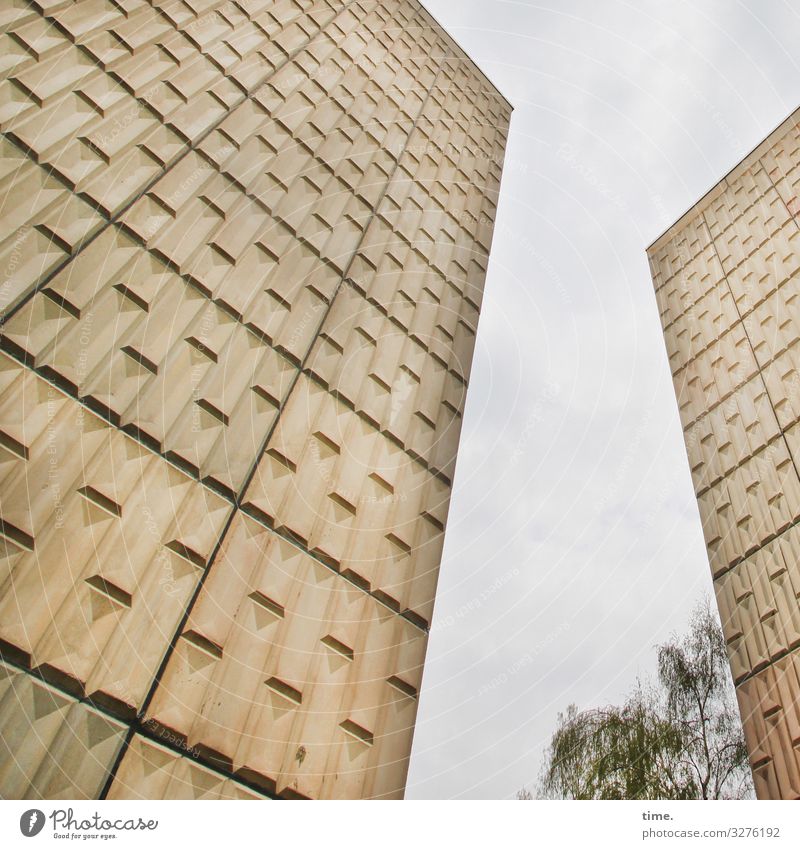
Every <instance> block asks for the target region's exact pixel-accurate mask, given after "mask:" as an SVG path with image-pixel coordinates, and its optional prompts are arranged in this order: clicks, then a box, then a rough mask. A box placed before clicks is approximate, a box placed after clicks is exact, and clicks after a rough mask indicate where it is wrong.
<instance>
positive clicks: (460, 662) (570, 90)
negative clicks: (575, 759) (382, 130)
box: [406, 0, 800, 799]
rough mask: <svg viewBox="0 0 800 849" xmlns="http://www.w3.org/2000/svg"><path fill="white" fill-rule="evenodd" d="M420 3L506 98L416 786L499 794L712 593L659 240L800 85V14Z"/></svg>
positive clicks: (639, 670)
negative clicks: (657, 281) (664, 310)
mask: <svg viewBox="0 0 800 849" xmlns="http://www.w3.org/2000/svg"><path fill="white" fill-rule="evenodd" d="M425 5H426V7H427V8H428V9H429V11H430V12H432V13H433V14H434V15H435V16H436V17H437V18H438V20H439V21H440V22H441V23H442V24H443V25H444V26H445V27H446V28H447V29H448V31H449V32H450V33H451V35H453V37H454V38H456V39H457V40H458V41H459V43H460V44H461V45H462V46H463V47H464V49H465V50H466V51H467V52H468V53H469V54H470V55H471V56H472V57H473V59H475V61H476V62H477V63H478V64H479V65H480V66H481V68H482V69H483V70H484V71H485V72H486V73H487V75H488V76H489V77H490V78H491V79H492V80H493V81H494V83H495V84H496V85H497V86H498V87H499V88H500V90H501V91H502V92H503V93H504V94H505V95H506V96H507V97H508V98H509V100H510V101H511V102H512V104H513V105H514V107H515V111H514V115H513V118H512V124H511V133H510V136H509V144H508V149H507V154H506V163H505V171H504V176H503V187H502V193H501V201H500V207H499V211H498V218H497V225H496V229H495V236H494V245H493V248H492V255H491V263H490V267H489V275H488V279H487V281H486V295H485V299H484V304H483V311H482V314H481V319H480V326H479V332H478V343H477V350H476V354H475V366H474V370H473V373H472V381H471V385H470V390H469V395H468V400H467V410H466V415H465V419H464V429H463V433H462V442H461V449H460V455H459V461H458V468H457V473H456V480H455V489H454V493H453V500H452V506H451V511H450V519H449V523H448V528H447V540H446V544H445V552H444V560H443V563H442V569H441V576H440V581H439V591H438V594H437V602H436V612H435V616H434V621H433V625H432V629H431V638H430V643H429V648H428V658H427V663H426V669H425V677H424V681H423V688H422V693H421V699H420V708H419V717H418V721H417V730H416V736H415V740H414V749H413V754H412V758H411V769H410V773H409V779H408V786H407V791H406V797H407V798H410V799H415V798H504V797H512V796H513V795H514V794H515V792H516V791H517V790H518V789H519V788H520V787H522V786H523V785H527V786H528V787H531V786H532V785H533V783H534V781H535V779H536V777H537V774H538V772H539V768H540V764H541V755H542V750H543V748H544V747H545V746H546V744H547V742H548V739H549V736H550V734H551V733H552V731H553V729H554V727H555V723H556V715H557V713H558V712H559V711H560V710H564V708H566V706H567V705H568V704H570V703H571V702H574V703H575V704H577V705H578V707H579V708H586V707H591V706H593V705H601V704H604V703H608V702H615V701H620V700H621V699H622V698H623V697H624V695H625V693H626V692H628V691H629V689H630V687H631V685H632V684H633V683H634V681H635V679H636V677H637V675H647V674H650V673H651V672H652V670H653V667H654V651H653V646H654V645H655V644H656V643H658V642H660V641H663V640H664V639H665V638H667V637H668V636H669V634H670V632H672V631H673V630H679V631H680V630H683V628H684V627H685V625H686V620H687V616H688V612H689V610H690V608H691V607H692V605H693V604H694V603H695V601H696V600H698V599H699V598H701V597H702V596H703V595H704V594H706V593H710V592H711V580H710V576H709V568H708V561H707V559H706V554H705V547H704V544H703V538H702V531H701V528H700V519H699V514H698V512H697V506H696V502H695V499H694V495H693V492H692V488H691V479H690V476H689V469H688V464H687V461H686V455H685V451H684V447H683V441H682V435H681V429H680V424H679V421H678V415H677V408H676V404H675V397H674V394H673V389H672V384H671V381H670V376H669V370H668V367H667V357H666V354H665V350H664V343H663V340H662V336H661V329H660V325H659V322H658V312H657V309H656V304H655V298H654V295H653V290H652V283H651V279H650V275H649V271H648V266H647V260H646V256H645V248H646V247H647V245H648V244H650V242H652V241H653V240H654V239H655V237H656V236H657V235H659V234H660V233H661V232H662V231H663V230H664V229H666V227H667V226H669V225H670V224H671V223H672V222H673V221H674V220H675V219H677V218H678V217H679V216H680V215H681V214H682V213H683V212H684V211H685V210H686V209H687V208H688V207H689V206H691V205H692V204H693V203H695V202H696V201H697V200H698V199H699V198H700V197H701V195H703V194H704V193H705V192H706V190H707V189H709V188H710V187H711V186H712V185H713V184H714V183H716V182H717V181H718V180H719V179H720V178H721V177H722V176H723V175H724V174H725V172H726V171H728V170H729V169H730V168H731V167H732V166H733V165H734V164H736V162H737V161H738V160H740V159H741V158H742V157H743V156H744V154H746V153H747V152H748V151H749V150H750V149H751V148H752V147H754V146H755V145H756V144H757V143H758V142H759V141H761V139H763V138H764V136H766V135H767V134H768V133H769V132H770V131H771V130H772V129H773V128H774V127H775V126H776V125H777V124H778V123H780V122H781V121H782V120H783V119H784V118H785V117H786V116H787V115H788V114H789V113H790V112H791V111H792V110H794V109H795V108H796V107H797V106H798V103H800V62H798V59H797V56H798V52H797V37H798V34H800V11H798V10H797V9H793V8H792V6H791V4H790V3H789V2H784V1H783V0H766V2H763V1H762V2H755V0H751V2H747V3H739V2H734V0H717V2H708V0H703V1H702V2H691V3H690V2H678V0H676V2H671V3H665V2H663V0H658V2H656V0H645V2H635V3H634V2H630V3H627V2H622V0H599V1H598V0H586V2H579V0H575V2H551V3H546V4H537V3H533V2H520V1H519V0H513V2H512V0H427V2H426V3H425Z"/></svg>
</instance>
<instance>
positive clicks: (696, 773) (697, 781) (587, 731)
mask: <svg viewBox="0 0 800 849" xmlns="http://www.w3.org/2000/svg"><path fill="white" fill-rule="evenodd" d="M657 651H658V679H657V684H656V685H654V686H644V685H642V684H637V686H636V688H635V690H634V692H633V693H632V694H631V695H630V696H629V697H628V698H627V700H626V701H625V703H624V704H623V705H622V706H621V707H617V706H609V707H606V708H595V709H591V710H585V711H580V712H579V711H578V710H577V708H576V707H575V705H570V706H569V707H568V708H567V711H566V713H563V714H559V716H558V726H557V728H556V731H555V733H554V734H553V736H552V738H551V740H550V745H549V746H548V748H547V750H546V751H545V761H544V765H543V768H542V775H541V778H540V785H539V789H538V795H539V796H540V797H543V798H559V799H739V798H747V797H752V795H753V783H752V774H751V772H750V765H749V762H748V758H747V749H746V747H745V743H744V737H743V735H742V727H741V721H740V719H739V711H738V707H737V705H736V697H735V693H734V690H733V684H732V681H731V678H730V672H729V667H728V657H727V654H726V651H725V641H724V638H723V636H722V629H721V628H720V626H719V623H718V622H717V620H716V618H715V617H714V615H713V614H712V612H711V610H710V608H709V605H708V602H706V603H705V604H703V605H700V606H698V607H697V608H695V610H694V611H693V612H692V615H691V619H690V628H689V632H688V634H686V635H685V636H684V637H683V638H680V639H679V638H677V637H675V636H673V637H672V638H671V639H670V640H669V641H667V642H666V643H664V644H663V645H661V646H658V647H657Z"/></svg>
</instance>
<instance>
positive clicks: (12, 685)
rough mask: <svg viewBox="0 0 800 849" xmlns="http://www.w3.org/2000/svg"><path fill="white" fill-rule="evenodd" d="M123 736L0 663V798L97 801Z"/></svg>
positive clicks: (120, 728)
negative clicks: (0, 754)
mask: <svg viewBox="0 0 800 849" xmlns="http://www.w3.org/2000/svg"><path fill="white" fill-rule="evenodd" d="M125 732H126V726H125V725H123V724H122V723H120V722H117V721H115V720H113V719H111V718H110V717H108V716H106V715H104V714H101V713H100V712H98V711H96V710H93V709H92V708H91V707H89V706H88V705H85V704H80V703H79V702H77V701H75V699H72V698H70V697H69V696H67V695H65V694H64V693H62V692H60V691H58V690H55V689H54V688H52V687H50V686H48V685H47V684H45V683H44V682H43V681H40V680H39V679H38V678H35V677H34V676H32V675H29V674H28V673H26V672H22V671H20V670H19V669H17V668H15V667H13V666H10V665H7V664H5V663H0V752H2V762H3V765H4V766H3V772H2V776H1V777H0V796H2V797H3V799H51V800H54V799H96V798H97V797H98V796H99V794H100V791H101V790H102V789H103V785H104V784H105V781H106V777H107V775H108V771H109V770H110V768H111V765H112V763H113V762H114V758H115V757H116V755H117V752H118V751H119V749H120V746H121V745H122V742H123V740H124V738H125ZM12 741H13V742H12Z"/></svg>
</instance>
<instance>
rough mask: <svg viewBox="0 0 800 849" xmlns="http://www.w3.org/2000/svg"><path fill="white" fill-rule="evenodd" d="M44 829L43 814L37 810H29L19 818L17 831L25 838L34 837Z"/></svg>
mask: <svg viewBox="0 0 800 849" xmlns="http://www.w3.org/2000/svg"><path fill="white" fill-rule="evenodd" d="M43 828H44V814H43V813H42V811H40V810H39V809H38V808H31V809H30V810H29V811H25V813H24V814H23V815H22V816H21V817H20V818H19V830H20V831H21V832H22V833H23V834H24V835H25V837H36V835H37V834H38V833H39V832H40V831H41V830H42V829H43Z"/></svg>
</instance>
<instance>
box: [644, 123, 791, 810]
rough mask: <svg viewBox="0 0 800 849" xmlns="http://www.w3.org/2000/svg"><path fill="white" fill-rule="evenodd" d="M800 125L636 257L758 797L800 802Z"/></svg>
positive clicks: (770, 142)
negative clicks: (655, 314)
mask: <svg viewBox="0 0 800 849" xmlns="http://www.w3.org/2000/svg"><path fill="white" fill-rule="evenodd" d="M799 122H800V110H797V111H796V112H794V113H793V114H792V115H791V116H790V117H789V118H787V119H786V120H785V121H784V122H783V123H782V124H781V125H780V126H779V127H778V128H777V129H775V130H774V131H773V132H772V133H770V135H769V136H768V137H767V138H766V139H765V140H764V141H763V142H762V143H761V144H760V145H759V146H758V147H757V148H755V150H753V151H752V152H751V153H750V154H748V155H747V156H746V157H745V158H744V159H743V160H742V161H741V162H740V163H739V164H738V165H737V166H736V167H735V168H734V169H733V170H732V171H730V172H729V173H728V174H727V175H726V176H725V177H724V178H723V179H722V180H721V181H720V182H719V183H718V184H717V185H716V186H715V187H714V188H713V189H711V191H709V192H708V193H707V194H706V195H705V196H704V197H703V198H702V199H701V200H700V201H699V202H698V203H697V204H696V205H695V206H693V207H692V208H691V209H690V210H689V211H688V212H687V213H686V214H684V215H683V216H682V217H681V218H680V219H679V220H678V221H677V222H676V223H675V224H674V225H673V226H672V227H671V228H669V229H668V230H667V231H666V232H665V233H664V234H662V235H661V236H660V237H659V238H658V239H657V240H656V241H655V242H654V243H653V244H652V245H651V246H650V247H649V248H648V250H647V254H648V258H649V261H650V267H651V272H652V275H653V282H654V286H655V293H656V299H657V302H658V309H659V314H660V318H661V323H662V327H663V330H664V338H665V342H666V347H667V354H668V357H669V364H670V371H671V373H672V377H673V382H674V386H675V394H676V397H677V401H678V408H679V413H680V419H681V424H682V426H683V431H684V439H685V443H686V450H687V454H688V457H689V465H690V467H691V474H692V480H693V484H694V489H695V493H696V495H697V501H698V506H699V509H700V516H701V520H702V523H703V532H704V535H705V540H706V546H707V550H708V557H709V562H710V565H711V571H712V577H713V582H714V591H715V595H716V598H717V603H718V606H719V612H720V617H721V621H722V626H723V631H724V634H725V639H726V642H727V646H728V654H729V657H730V663H731V672H732V675H733V679H734V683H735V685H736V692H737V697H738V701H739V707H740V711H741V715H742V721H743V725H744V730H745V737H746V741H747V746H748V750H749V754H750V761H751V766H752V768H753V775H754V779H755V785H756V793H757V795H758V797H759V798H762V799H778V798H782V799H796V798H799V797H800V755H798V750H799V748H800V604H798V595H799V594H800V527H798V521H799V520H800V474H799V473H798V469H800V219H799V218H798V216H800V123H799Z"/></svg>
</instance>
